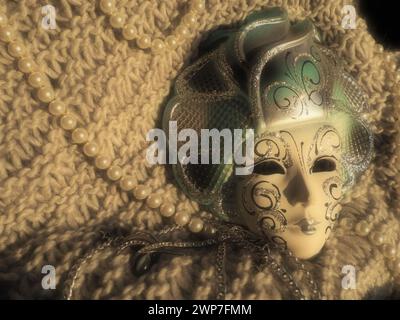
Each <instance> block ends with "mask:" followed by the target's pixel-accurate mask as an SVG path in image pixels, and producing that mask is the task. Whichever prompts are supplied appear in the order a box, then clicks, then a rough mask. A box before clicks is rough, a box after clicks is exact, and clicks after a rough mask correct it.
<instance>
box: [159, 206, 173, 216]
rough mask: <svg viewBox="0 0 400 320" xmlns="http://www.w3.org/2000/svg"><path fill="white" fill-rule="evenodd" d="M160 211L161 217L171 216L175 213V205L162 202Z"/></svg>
mask: <svg viewBox="0 0 400 320" xmlns="http://www.w3.org/2000/svg"><path fill="white" fill-rule="evenodd" d="M160 213H161V215H162V216H163V217H167V218H169V217H172V216H173V215H174V213H175V206H174V205H173V204H170V203H164V204H163V205H162V206H161V208H160Z"/></svg>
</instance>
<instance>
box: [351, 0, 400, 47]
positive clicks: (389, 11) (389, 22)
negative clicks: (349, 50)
mask: <svg viewBox="0 0 400 320" xmlns="http://www.w3.org/2000/svg"><path fill="white" fill-rule="evenodd" d="M398 7H399V3H398V1H388V0H386V1H385V0H380V1H376V0H361V1H359V4H358V10H357V14H359V15H360V16H361V17H362V18H364V19H365V20H366V22H367V25H368V30H369V31H370V32H371V34H372V35H373V37H374V38H375V39H376V40H377V41H378V42H379V43H380V44H382V45H383V46H384V47H385V49H389V50H399V49H400V32H399V17H398V14H399V11H398Z"/></svg>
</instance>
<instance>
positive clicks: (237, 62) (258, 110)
mask: <svg viewBox="0 0 400 320" xmlns="http://www.w3.org/2000/svg"><path fill="white" fill-rule="evenodd" d="M206 46H207V47H208V48H209V50H208V53H206V54H205V55H204V56H202V57H201V58H200V59H198V60H197V61H196V62H195V63H194V64H192V65H190V66H189V67H187V68H186V69H185V70H184V71H183V72H182V73H181V74H180V76H179V77H178V78H177V80H176V84H175V87H174V92H173V95H172V98H171V99H170V101H169V102H168V104H167V107H166V110H165V113H164V117H163V127H164V130H165V131H166V132H168V123H169V121H176V122H177V129H178V130H182V129H186V128H191V129H194V130H196V131H197V132H198V134H199V136H200V130H201V129H212V128H216V129H219V130H222V129H226V128H228V129H231V130H233V129H246V128H252V129H254V131H255V140H256V141H257V139H258V137H259V135H261V134H263V133H265V132H266V131H270V132H273V131H276V130H278V129H280V128H284V127H288V126H295V125H298V124H299V123H303V122H309V121H321V120H323V119H331V120H332V121H333V122H334V123H335V124H336V127H337V130H338V132H339V134H340V135H341V136H342V140H343V144H342V148H343V154H344V155H345V156H344V159H343V161H344V162H345V163H344V167H345V168H346V170H345V171H346V173H345V182H346V185H347V186H350V185H351V184H353V182H354V179H355V178H356V177H357V176H358V175H359V174H360V173H361V172H363V171H364V170H365V169H366V168H367V166H368V164H369V162H370V160H371V158H372V155H373V136H372V133H371V132H370V130H369V129H368V126H367V124H366V123H365V122H364V120H363V118H362V114H363V113H366V112H367V111H368V105H367V98H366V96H365V95H364V94H363V92H362V90H361V88H360V87H359V86H358V85H357V84H356V82H355V81H354V80H353V79H352V78H351V76H350V75H349V74H347V73H346V72H345V71H344V69H343V66H342V65H341V63H340V62H339V60H338V59H337V57H336V56H335V55H334V54H333V53H332V52H331V51H330V50H328V49H327V48H325V47H323V46H322V45H321V43H320V39H319V37H318V34H317V32H316V31H315V29H314V26H313V25H312V23H311V22H310V21H307V20H306V21H302V22H298V23H294V24H292V23H290V21H289V20H288V17H287V14H286V12H285V11H283V10H282V9H280V8H273V9H269V10H264V11H260V12H256V13H254V14H252V15H250V16H249V17H248V18H247V19H246V20H245V21H244V23H243V25H242V26H241V27H240V28H239V29H238V30H228V31H226V30H225V31H224V30H223V31H217V32H216V33H214V34H212V35H211V36H210V37H209V39H208V41H207V42H206ZM182 144H183V142H182ZM178 147H179V145H178ZM233 166H234V165H232V164H209V165H204V164H187V165H182V164H180V163H178V164H175V165H173V172H174V175H175V177H176V180H177V182H178V184H179V185H180V187H181V188H182V190H183V191H184V192H185V193H186V194H187V195H188V196H189V197H190V198H192V199H194V200H196V201H198V202H199V203H200V204H202V205H205V206H207V207H208V209H209V210H211V211H212V212H214V213H215V214H217V215H219V216H220V217H222V218H225V219H229V218H230V214H229V209H228V207H229V205H226V204H225V203H224V199H227V198H229V196H227V195H226V193H229V191H227V188H226V186H227V185H228V181H229V180H231V179H230V178H231V177H232V175H233Z"/></svg>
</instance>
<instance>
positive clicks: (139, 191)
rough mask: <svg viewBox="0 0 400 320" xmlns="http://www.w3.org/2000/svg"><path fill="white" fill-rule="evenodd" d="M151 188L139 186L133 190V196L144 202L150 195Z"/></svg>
mask: <svg viewBox="0 0 400 320" xmlns="http://www.w3.org/2000/svg"><path fill="white" fill-rule="evenodd" d="M150 192H151V191H150V188H148V187H146V186H137V187H135V188H134V189H133V195H134V196H135V198H136V199H137V200H144V199H146V198H147V197H148V196H149V194H150Z"/></svg>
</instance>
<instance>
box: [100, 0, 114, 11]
mask: <svg viewBox="0 0 400 320" xmlns="http://www.w3.org/2000/svg"><path fill="white" fill-rule="evenodd" d="M114 6H115V3H114V0H101V1H100V9H101V11H103V12H104V13H105V14H110V13H112V12H113V11H114Z"/></svg>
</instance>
